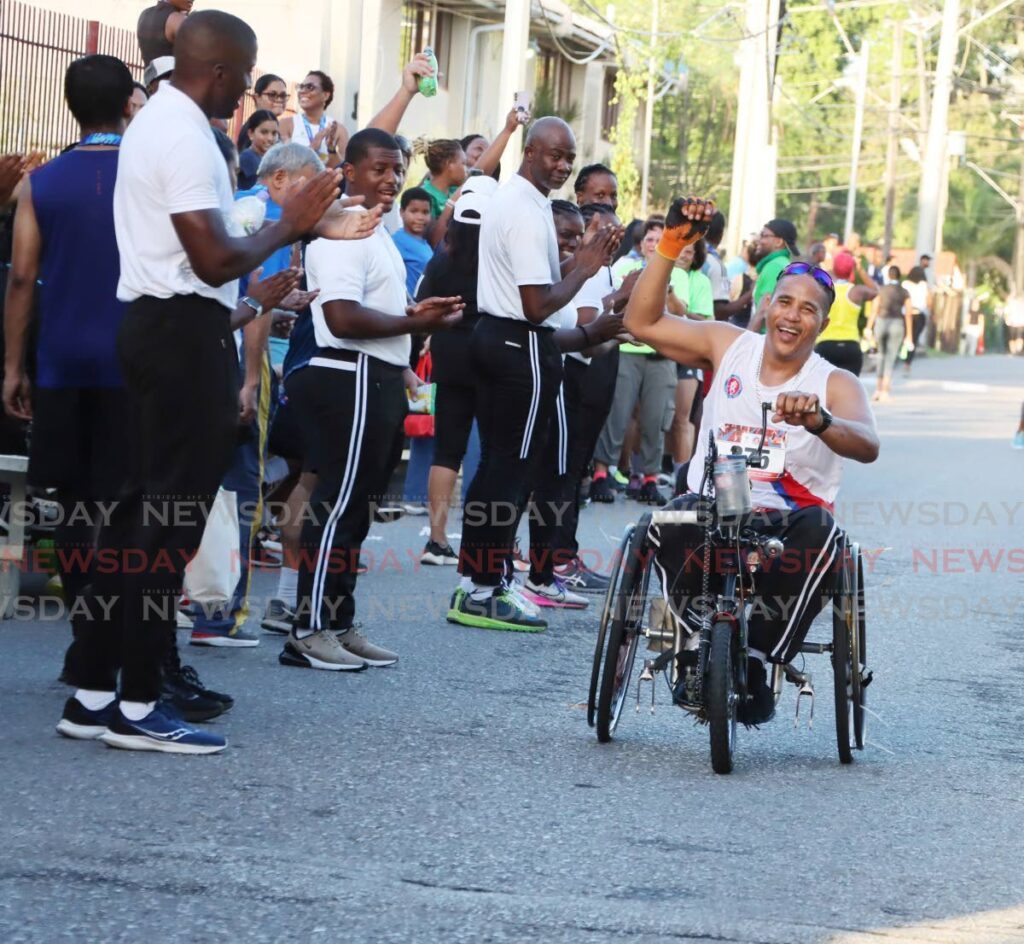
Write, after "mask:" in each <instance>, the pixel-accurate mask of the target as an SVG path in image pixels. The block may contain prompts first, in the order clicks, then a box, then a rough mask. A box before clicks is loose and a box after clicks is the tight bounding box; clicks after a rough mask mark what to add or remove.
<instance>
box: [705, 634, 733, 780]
mask: <svg viewBox="0 0 1024 944" xmlns="http://www.w3.org/2000/svg"><path fill="white" fill-rule="evenodd" d="M733 649H734V646H733V627H732V624H731V623H729V622H728V621H726V620H722V621H720V622H718V623H715V625H714V626H712V627H711V650H710V652H709V654H708V669H707V679H706V681H705V683H704V704H705V711H706V712H707V719H708V729H709V731H710V734H711V768H712V770H714V772H715V773H716V774H728V773H732V755H733V750H734V748H735V746H736V686H735V677H736V674H735V664H734V663H735V661H736V660H735V653H734V651H733Z"/></svg>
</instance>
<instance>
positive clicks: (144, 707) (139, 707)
mask: <svg viewBox="0 0 1024 944" xmlns="http://www.w3.org/2000/svg"><path fill="white" fill-rule="evenodd" d="M155 707H156V702H155V701H122V702H121V714H123V715H124V716H125V717H126V718H127V719H128V720H129V721H141V720H142V719H143V718H145V717H146V715H148V714H149V713H150V712H151V711H152V710H153V709H154V708H155Z"/></svg>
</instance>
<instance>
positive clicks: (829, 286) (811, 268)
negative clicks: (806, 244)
mask: <svg viewBox="0 0 1024 944" xmlns="http://www.w3.org/2000/svg"><path fill="white" fill-rule="evenodd" d="M787 275H809V276H810V277H811V278H812V279H814V281H815V282H817V283H818V284H819V285H820V286H821V287H822V288H824V289H825V291H826V292H828V293H829V296H830V297H831V298H832V301H835V300H836V287H835V284H834V283H833V282H832V276H831V275H829V274H828V273H827V272H826V271H825V270H824V269H822V268H819V267H818V266H816V265H811V263H809V262H791V263H790V264H789V265H788V266H786V268H785V269H783V270H782V271H781V272H780V273H779V278H780V279H781V278H783V277H785V276H787ZM830 307H831V306H830Z"/></svg>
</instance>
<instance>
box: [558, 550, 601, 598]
mask: <svg viewBox="0 0 1024 944" xmlns="http://www.w3.org/2000/svg"><path fill="white" fill-rule="evenodd" d="M555 576H556V577H558V578H559V579H561V581H562V583H564V584H565V585H566V587H568V588H569V589H570V590H572V591H574V592H575V593H607V592H608V584H609V582H610V581H609V580H608V578H607V577H605V576H604V574H599V573H596V572H595V571H593V570H591V569H590V568H589V567H587V566H586V565H585V564H584V563H583V561H581V560H580V559H579V558H578V557H574V558H573V559H572V560H571V561H569V563H568V564H566V565H565V566H564V567H556V568H555Z"/></svg>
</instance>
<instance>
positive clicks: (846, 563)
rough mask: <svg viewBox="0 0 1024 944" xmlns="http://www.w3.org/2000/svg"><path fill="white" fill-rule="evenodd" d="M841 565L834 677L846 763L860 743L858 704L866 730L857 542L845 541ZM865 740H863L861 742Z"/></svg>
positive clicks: (841, 755)
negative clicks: (857, 724)
mask: <svg viewBox="0 0 1024 944" xmlns="http://www.w3.org/2000/svg"><path fill="white" fill-rule="evenodd" d="M841 561H842V562H841V566H840V568H839V576H838V581H837V586H836V594H835V600H834V603H833V607H832V677H833V681H834V685H835V699H836V746H837V747H838V748H839V760H840V762H841V763H843V764H849V763H851V762H852V761H853V751H854V748H856V747H859V746H860V745H858V744H857V732H856V716H857V712H856V711H855V705H856V706H857V707H859V708H860V717H861V732H862V733H863V708H862V707H861V706H860V704H859V698H860V697H862V696H861V691H860V681H859V679H860V663H859V660H858V658H857V657H856V652H857V650H858V649H859V645H858V642H859V639H858V632H859V630H858V619H857V610H858V591H857V584H858V580H857V546H856V545H855V544H849V543H844V545H843V548H842V558H841ZM861 743H863V741H862V742H861Z"/></svg>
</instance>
